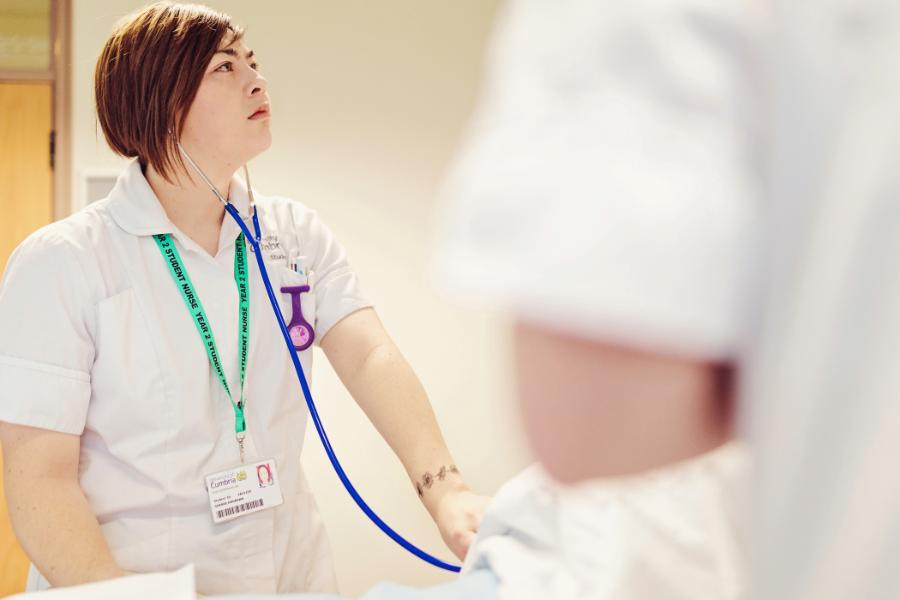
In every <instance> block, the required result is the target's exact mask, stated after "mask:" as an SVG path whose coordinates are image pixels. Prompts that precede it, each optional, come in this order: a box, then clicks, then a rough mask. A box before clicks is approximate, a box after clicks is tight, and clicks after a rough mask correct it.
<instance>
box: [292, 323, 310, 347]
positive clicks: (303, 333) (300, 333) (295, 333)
mask: <svg viewBox="0 0 900 600" xmlns="http://www.w3.org/2000/svg"><path fill="white" fill-rule="evenodd" d="M289 333H290V334H291V342H293V344H294V347H295V348H300V347H302V346H305V345H306V344H308V343H309V329H307V328H306V327H304V326H303V325H294V326H293V327H291V329H290V332H289Z"/></svg>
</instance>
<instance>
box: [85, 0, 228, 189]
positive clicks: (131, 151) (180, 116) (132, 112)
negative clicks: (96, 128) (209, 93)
mask: <svg viewBox="0 0 900 600" xmlns="http://www.w3.org/2000/svg"><path fill="white" fill-rule="evenodd" d="M229 33H230V34H231V35H232V40H231V41H237V40H239V39H240V38H241V37H242V36H243V33H244V32H243V29H241V28H240V27H238V26H236V25H234V24H233V23H232V22H231V17H229V16H228V15H225V14H223V13H220V12H218V11H215V10H212V9H210V8H207V7H205V6H200V5H198V4H176V3H173V2H157V3H155V4H151V5H149V6H147V7H146V8H144V9H142V10H141V11H139V12H137V13H135V14H133V15H131V16H129V17H126V18H125V19H123V20H122V21H120V22H119V24H118V25H117V26H116V29H115V31H113V34H112V35H111V36H110V38H109V39H108V40H107V41H106V45H105V46H104V47H103V51H102V52H101V53H100V58H99V59H98V60H97V67H96V69H95V71H94V96H95V99H96V102H97V116H98V118H99V121H100V126H101V127H102V128H103V134H104V135H105V136H106V141H107V143H108V144H109V146H110V147H111V148H112V149H113V151H114V152H116V153H117V154H120V155H122V156H125V157H128V158H134V157H138V159H139V160H140V161H141V164H142V165H143V166H146V165H147V164H148V163H149V164H151V165H153V168H154V169H156V170H157V171H158V172H159V173H160V174H161V175H162V176H163V177H165V178H166V179H167V180H170V178H169V175H170V174H171V173H172V170H173V169H174V168H175V167H176V166H178V167H183V166H184V162H183V161H182V159H181V154H180V153H179V152H178V147H177V145H176V140H177V137H178V136H180V135H181V131H182V128H183V127H184V121H185V118H186V117H187V113H188V109H189V108H190V106H191V103H192V102H193V101H194V97H195V96H196V95H197V90H198V89H199V87H200V82H201V81H202V80H203V75H204V73H205V71H206V67H207V65H208V64H209V61H210V60H212V57H213V55H214V54H215V53H216V51H217V50H218V49H219V44H221V42H222V40H223V39H224V38H225V36H226V35H227V34H229ZM173 133H174V134H175V136H173V135H172V134H173ZM170 181H171V180H170Z"/></svg>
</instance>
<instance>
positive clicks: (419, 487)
mask: <svg viewBox="0 0 900 600" xmlns="http://www.w3.org/2000/svg"><path fill="white" fill-rule="evenodd" d="M450 473H456V474H457V475H459V469H457V468H456V465H450V466H449V467H448V466H446V465H445V466H443V467H441V468H440V470H439V471H438V472H437V473H436V474H434V475H432V474H431V473H428V472H427V471H426V472H425V474H424V475H422V479H420V480H419V481H417V482H416V491H417V492H419V496H422V495H424V494H425V490H427V489H430V488H431V486H433V485H434V482H435V481H443V480H444V479H446V478H447V475H449V474H450Z"/></svg>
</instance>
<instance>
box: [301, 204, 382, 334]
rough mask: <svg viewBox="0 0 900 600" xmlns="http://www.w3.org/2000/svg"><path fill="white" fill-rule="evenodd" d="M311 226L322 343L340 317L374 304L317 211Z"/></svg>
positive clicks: (313, 267)
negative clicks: (365, 294)
mask: <svg viewBox="0 0 900 600" xmlns="http://www.w3.org/2000/svg"><path fill="white" fill-rule="evenodd" d="M309 228H310V232H309V233H310V238H311V239H312V240H314V241H315V244H316V251H315V257H314V259H313V262H312V269H311V270H312V272H313V274H314V280H313V291H314V292H315V294H316V323H315V330H316V344H319V343H320V342H321V341H322V340H323V339H324V338H325V335H326V334H327V333H328V331H329V330H330V329H331V328H332V327H334V326H335V325H336V324H337V323H338V322H340V321H341V319H343V318H344V317H346V316H348V315H350V314H351V313H354V312H356V311H358V310H360V309H362V308H368V307H370V306H372V303H371V302H369V300H368V299H367V298H366V297H365V296H364V295H363V292H362V289H361V288H360V283H359V277H357V275H356V273H355V272H354V271H353V269H352V268H351V267H350V262H349V260H348V259H347V251H346V250H345V249H344V247H343V246H342V245H341V244H340V242H338V240H337V239H336V238H335V236H334V233H332V231H331V229H329V228H328V226H327V225H325V223H323V222H322V221H321V220H320V219H319V217H318V214H316V213H315V212H313V213H312V218H311V219H310V221H309Z"/></svg>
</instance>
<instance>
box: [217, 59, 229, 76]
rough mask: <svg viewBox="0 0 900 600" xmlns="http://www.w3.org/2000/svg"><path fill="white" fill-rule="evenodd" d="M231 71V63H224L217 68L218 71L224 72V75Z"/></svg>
mask: <svg viewBox="0 0 900 600" xmlns="http://www.w3.org/2000/svg"><path fill="white" fill-rule="evenodd" d="M230 70H231V63H230V62H226V63H222V64H221V65H219V66H218V67H216V71H222V72H223V73H225V72H228V71H230Z"/></svg>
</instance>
